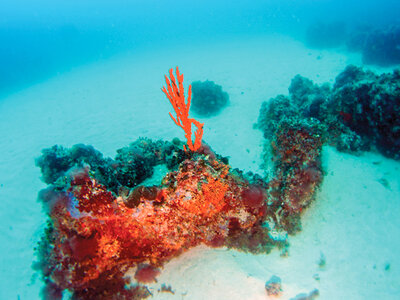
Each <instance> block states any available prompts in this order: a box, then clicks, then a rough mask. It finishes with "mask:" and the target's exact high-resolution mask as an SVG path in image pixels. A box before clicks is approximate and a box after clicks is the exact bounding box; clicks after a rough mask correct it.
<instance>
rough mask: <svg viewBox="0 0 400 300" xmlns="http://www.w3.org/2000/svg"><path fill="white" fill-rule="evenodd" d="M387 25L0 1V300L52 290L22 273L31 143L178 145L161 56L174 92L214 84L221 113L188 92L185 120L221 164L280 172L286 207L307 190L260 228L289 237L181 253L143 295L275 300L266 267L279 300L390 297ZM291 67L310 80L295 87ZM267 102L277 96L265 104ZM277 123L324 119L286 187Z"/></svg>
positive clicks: (190, 6) (33, 192)
mask: <svg viewBox="0 0 400 300" xmlns="http://www.w3.org/2000/svg"><path fill="white" fill-rule="evenodd" d="M399 20H400V2H399V1H396V0H382V1H377V0H367V1H363V2H360V1H356V0H348V1H345V0H336V1H334V0H320V1H316V0H303V1H296V0H280V1H278V0H264V1H261V0H255V1H244V0H238V1H226V0H221V1H219V0H216V1H210V0H205V1H175V0H171V1H164V0H147V1H144V0H143V1H139V0H131V1H129V0H115V1H108V0H99V1H93V0H87V1H75V0H72V1H71V0H70V1H66V0H56V1H49V0H31V1H28V0H3V1H1V2H0V137H1V138H0V224H1V227H0V245H1V247H0V299H7V300H8V299H20V300H25V299H61V298H60V297H58V298H57V297H56V296H55V295H49V294H47V296H46V293H44V292H43V289H44V287H45V286H46V284H48V283H49V282H57V280H56V279H54V278H55V277H54V276H55V275H54V274H52V275H50V276H49V277H48V278H46V276H45V278H44V277H43V276H42V275H43V274H41V273H40V272H39V271H37V270H35V268H33V266H34V265H35V263H36V264H37V261H38V257H37V252H35V249H36V248H37V245H38V242H39V240H40V239H41V237H42V236H43V233H44V230H45V228H46V222H47V221H48V216H47V213H46V211H45V210H44V209H43V205H42V203H41V201H39V200H38V194H39V192H40V191H41V190H42V189H44V188H46V187H47V184H46V183H45V182H44V181H43V174H41V170H40V168H39V167H37V166H36V165H35V160H36V159H37V158H38V157H40V156H41V154H42V149H44V148H50V147H52V146H53V145H62V146H63V147H66V148H70V147H72V146H73V145H75V144H86V145H92V146H93V147H94V148H95V149H97V150H99V151H100V152H101V153H102V154H103V155H104V157H111V158H115V156H116V154H117V152H116V151H117V149H120V148H122V147H126V146H128V145H129V144H130V143H132V142H134V141H136V140H137V139H138V138H140V137H143V138H150V139H153V140H158V139H162V140H164V141H172V139H174V138H175V137H178V138H179V139H181V140H182V141H184V140H185V137H184V132H183V131H182V130H181V128H179V127H178V126H176V125H175V124H174V123H173V121H172V120H171V118H170V116H169V114H168V113H169V112H172V113H173V112H174V111H173V108H172V106H171V105H170V103H169V101H168V100H167V98H166V97H165V95H164V94H163V92H162V91H161V88H162V86H164V85H165V78H164V75H166V74H168V71H169V69H171V68H175V67H176V66H179V69H180V71H181V72H182V73H183V74H184V82H183V84H184V87H185V93H187V89H188V86H189V84H192V83H193V82H196V81H201V82H205V81H214V82H215V84H217V85H219V86H221V88H222V90H223V91H224V92H225V93H226V94H227V95H228V97H229V101H227V103H226V104H225V106H223V107H222V108H221V109H220V110H218V111H216V112H211V113H209V114H207V113H206V114H202V113H201V112H202V109H201V108H200V109H199V110H198V111H197V112H196V110H195V108H194V107H193V106H194V105H195V104H193V103H192V105H193V106H192V110H191V111H190V114H191V116H193V117H194V118H196V119H197V120H199V121H200V122H202V123H204V127H203V129H204V134H203V140H204V141H205V142H206V143H207V144H208V145H210V146H211V148H212V149H213V150H214V151H215V152H216V153H218V154H220V155H222V156H224V157H228V158H229V165H230V166H231V167H232V169H234V168H238V169H240V170H242V171H244V173H246V172H252V173H253V174H259V175H260V178H262V180H263V182H264V183H265V184H266V186H268V188H269V187H270V186H271V185H272V183H271V182H272V181H271V180H273V178H278V177H276V176H278V175H277V174H279V170H281V172H283V173H284V174H286V175H282V174H283V173H282V174H281V175H279V176H281V177H279V178H280V180H281V181H282V182H284V183H282V182H281V186H280V190H278V191H277V193H279V195H281V196H279V197H281V198H279V199H280V200H281V201H282V203H281V204H279V203H278V202H279V201H278V202H276V203H275V204H276V205H278V206H279V205H282V209H283V210H284V209H286V208H287V207H288V206H287V204H284V201H286V200H283V196H282V195H283V194H284V193H286V192H287V191H288V190H290V189H292V190H296V189H297V188H298V190H301V191H302V192H304V193H312V194H313V195H314V196H313V200H312V202H311V204H307V205H305V206H304V209H303V208H301V209H300V210H299V214H300V213H301V226H302V228H301V230H300V231H299V232H290V230H289V229H288V227H290V226H287V227H285V226H284V225H282V224H280V219H279V218H280V216H281V210H279V209H277V210H276V211H275V212H274V214H275V213H276V214H275V216H274V217H272V219H271V220H270V219H268V220H267V221H268V222H267V221H266V223H264V224H263V226H264V228H269V230H270V237H272V239H275V242H276V241H279V240H280V239H281V240H285V241H287V242H288V245H289V246H285V247H283V249H282V248H279V247H275V248H274V249H273V250H272V252H271V253H269V254H265V253H261V254H255V253H251V252H244V251H238V250H235V249H228V248H209V247H206V246H204V245H202V246H200V247H197V248H194V249H189V250H188V251H185V252H184V253H183V254H182V255H180V256H178V257H176V258H174V259H173V260H171V261H168V262H167V263H165V264H164V266H163V268H161V273H160V275H159V276H158V277H157V282H154V283H150V284H148V285H147V288H148V290H149V291H150V292H151V294H152V296H150V298H149V299H151V298H154V299H246V300H247V299H249V300H252V299H254V300H256V299H257V300H258V299H274V298H273V297H272V296H271V294H269V293H270V291H269V290H268V289H267V288H266V283H267V282H268V281H269V280H270V278H272V276H273V275H275V276H278V277H279V278H280V279H281V282H282V285H281V291H280V293H279V297H280V298H278V299H314V298H310V297H314V296H315V297H319V298H315V299H333V300H335V299H400V285H399V282H400V256H399V253H400V239H399V236H400V218H399V217H398V216H399V215H400V176H399V171H400V162H399V159H400V150H399V149H400V129H399V128H400V116H399V114H400V92H399V91H400V76H399V73H398V71H397V73H396V71H395V70H396V69H398V68H399V67H400V22H399ZM349 65H353V66H354V68H355V69H351V70H349V69H347V70H348V71H347V73H342V72H343V71H344V70H345V69H346V67H348V66H349ZM357 68H359V69H357ZM357 70H358V71H357ZM368 72H371V73H368ZM298 74H299V75H301V76H302V77H304V78H308V79H309V80H311V81H312V82H311V81H302V83H299V81H297V83H298V84H297V85H295V84H294V83H293V82H296V81H294V80H293V78H295V76H296V75H298ZM339 74H343V75H342V76H341V77H337V76H338V75H339ZM384 74H391V75H384ZM340 82H342V83H343V82H344V83H343V84H342V85H340ZM194 86H195V85H194ZM216 89H218V88H216ZM210 93H211V92H210ZM211 95H212V93H211ZM278 95H284V96H282V97H286V98H287V99H289V100H288V101H289V102H285V101H283V100H282V102H279V103H278V102H276V103H278V104H277V105H276V106H274V108H273V109H272V110H273V113H269V114H268V113H266V110H263V107H264V109H266V106H263V103H264V102H265V103H268V101H269V102H270V103H273V101H277V100H271V99H278V98H279V97H278ZM277 97H278V98H277ZM296 97H297V98H296ZM279 99H284V98H279ZM204 101H211V102H207V103H209V104H207V105H213V103H214V102H213V101H214V100H213V99H212V100H209V99H208V100H207V99H205V100H204ZM215 101H217V100H215ZM290 101H292V102H290ZM296 101H297V102H296ZM351 101H353V102H351ZM354 101H359V102H358V103H356V102H354ZM203 109H204V107H203ZM260 114H261V115H262V116H264V117H263V118H259V116H260ZM296 114H298V115H296ZM332 118H333V119H334V120H333V119H332ZM261 119H263V120H264V121H260V120H261ZM282 120H288V121H287V123H285V122H284V121H282ZM257 122H258V125H255V124H256V123H257ZM263 122H265V123H263ZM280 122H283V123H282V124H289V123H290V122H294V123H295V124H298V125H297V126H298V127H297V128H300V129H301V130H303V129H304V128H305V129H304V130H308V128H316V127H312V126H314V125H309V124H311V123H312V122H320V123H321V124H322V125H318V126H320V127H321V128H323V129H322V132H323V133H320V132H318V134H319V136H323V137H324V138H323V142H321V143H323V146H321V148H320V150H321V153H320V156H318V159H317V160H318V164H317V165H312V167H310V168H311V169H312V170H311V171H309V170H310V169H307V172H306V173H304V174H303V175H302V176H298V177H296V178H298V182H297V183H296V182H294V181H293V182H294V183H292V185H289V183H288V182H289V179H287V178H289V177H290V176H292V175H290V174H294V173H291V172H292V170H295V169H296V168H299V170H301V168H302V167H303V166H302V165H300V166H299V165H296V164H295V163H294V161H296V160H294V159H292V158H287V160H286V161H285V160H284V155H283V154H282V155H281V156H279V155H280V154H279V149H280V148H279V147H278V148H277V146H276V145H282V144H283V143H281V144H279V141H280V140H279V138H278V136H279V134H278V133H279V132H280V131H279V130H276V128H280V127H279V126H281V125H277V124H281V123H280ZM296 122H298V123H296ZM335 122H336V123H335ZM294 123H293V124H294ZM339 123H340V124H341V125H340V126H342V127H340V126H339V125H338V126H339V127H340V128H336V127H335V129H332V127H334V126H333V125H332V124H339ZM290 124H292V123H290ZM312 124H314V123H312ZM330 125H332V126H330ZM282 126H283V125H282ZM307 126H310V127H307ZM335 126H336V125H335ZM289 127H290V126H289ZM320 127H318V128H320ZM327 128H329V129H327ZM335 130H336V131H335ZM288 132H290V131H288ZM280 133H281V132H280ZM313 134H315V135H313V137H315V136H316V135H317V133H315V132H313ZM289 135H290V134H289V133H287V134H283V135H281V136H284V137H288V136H289ZM338 136H339V137H338ZM325 138H326V140H325ZM307 141H309V140H307ZM271 142H272V144H271ZM277 143H278V144H277ZM271 145H272V147H271ZM274 145H275V146H274ZM307 145H308V144H307ZM302 146H304V145H303V144H302ZM274 147H275V148H274ZM282 147H283V146H282ZM271 149H272V150H271ZM273 149H275V150H273ZM277 149H278V150H277ZM274 151H275V152H274ZM287 151H290V153H292V151H293V150H287ZM306 152H307V153H311V152H312V149H311V148H310V149H307V150H306ZM277 153H278V154H277ZM285 153H286V154H287V153H288V152H285ZM310 155H311V154H310ZM289 156H290V155H289ZM279 161H281V162H282V164H279V163H277V162H279ZM288 162H289V163H290V162H292V163H293V165H292V167H290V168H289V167H287V168H286V167H285V168H284V167H282V166H284V165H285V164H287V163H288ZM304 165H306V162H304ZM54 168H56V167H54ZM279 168H281V169H279ZM282 170H283V171H282ZM315 170H318V172H319V171H321V174H319V173H318V174H316V173H315V172H316V171H315ZM167 172H169V171H168V170H167V168H166V167H165V166H164V165H162V166H157V167H156V168H155V169H154V174H153V176H152V177H151V176H149V177H151V178H146V181H145V182H144V184H145V185H149V186H150V185H160V184H161V178H162V177H163V176H164V175H165V174H166V173H167ZM299 172H300V171H299ZM288 174H289V175H288ZM320 175H321V177H320ZM285 176H286V177H285ZM293 176H295V175H293ZM296 176H297V175H296ZM307 176H308V177H307ZM305 177H307V178H308V179H307V180H308V181H307V183H304V181H305V179H304V178H305ZM282 178H286V179H282ZM310 178H311V179H310ZM320 179H321V180H320ZM285 180H286V181H285ZM302 180H303V181H302ZM314 182H318V183H317V187H316V188H315V191H314V189H313V188H314V186H312V184H314ZM285 184H286V185H285ZM305 185H306V186H305ZM299 186H301V188H299ZM266 189H267V188H266ZM298 190H296V193H298ZM266 193H267V192H266ZM267 194H268V195H267ZM267 194H265V197H266V199H264V200H265V201H268V199H270V202H271V201H272V200H271V199H272V198H273V197H275V196H273V195H272V194H273V193H271V190H268V193H267ZM293 195H294V194H293ZM293 195H292V196H291V197H289V196H288V197H289V198H290V199H293V198H295V197H297V196H296V195H297V194H296V195H295V196H293ZM285 199H286V198H285ZM296 199H297V198H296ZM287 201H289V202H290V201H291V200H287ZM290 203H292V202H290ZM275 204H274V205H275ZM266 205H267V204H266ZM268 205H270V204H268ZM274 205H272V206H274ZM285 205H286V206H285ZM272 206H271V207H272ZM291 208H292V207H291ZM271 211H272V208H271ZM75 213H76V211H75ZM271 216H272V214H271ZM242 217H243V216H242ZM243 218H245V217H243ZM294 222H295V221H294ZM278 225H279V226H280V225H282V226H283V227H282V228H281V227H279V226H278ZM268 226H269V227H268ZM116 239H117V237H116ZM53 267H54V265H53ZM50 273H51V272H50ZM52 276H53V277H52ZM163 284H164V285H165V286H171V289H172V290H173V293H170V292H168V291H167V292H165V291H162V289H161V287H162V285H163ZM316 290H318V294H319V296H316V295H315V294H312V293H313V291H316ZM73 292H74V290H73V289H71V290H70V291H67V290H64V291H63V296H62V299H70V298H71V297H72V296H71V295H72V294H73ZM302 293H303V294H306V295H308V297H309V298H301V297H300V296H299V295H300V294H302ZM313 295H314V296H313ZM46 297H47V298H46ZM296 297H297V298H296ZM78 299H87V298H84V297H83V298H78ZM110 299H111V298H110ZM117 299H118V297H117ZM121 299H124V298H121ZM275 299H276V298H275Z"/></svg>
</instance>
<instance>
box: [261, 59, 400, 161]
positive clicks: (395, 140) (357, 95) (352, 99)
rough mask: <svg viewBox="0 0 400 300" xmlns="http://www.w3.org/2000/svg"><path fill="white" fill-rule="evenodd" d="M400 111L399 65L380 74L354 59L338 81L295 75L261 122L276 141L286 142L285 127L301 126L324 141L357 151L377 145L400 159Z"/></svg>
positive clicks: (265, 110)
mask: <svg viewBox="0 0 400 300" xmlns="http://www.w3.org/2000/svg"><path fill="white" fill-rule="evenodd" d="M399 113H400V73H399V71H397V70H395V71H393V72H392V73H388V74H382V75H376V74H374V73H372V72H370V71H364V70H363V69H362V68H359V67H356V66H352V65H350V66H348V67H347V68H346V69H345V70H344V71H343V72H341V73H340V74H339V75H338V76H337V77H336V80H335V84H334V85H333V87H330V86H329V85H328V84H322V85H320V86H318V85H316V84H314V83H313V82H312V81H311V80H309V79H307V78H304V77H302V76H300V75H297V76H296V77H294V78H293V80H292V82H291V85H290V87H289V95H288V96H284V95H279V96H277V97H275V98H273V99H270V100H269V101H268V102H264V103H263V105H262V108H261V110H260V116H259V120H258V127H259V128H260V129H261V130H262V131H263V132H264V136H265V137H266V138H268V139H272V144H273V145H280V143H281V142H280V137H281V132H290V133H292V132H294V131H293V129H296V130H302V131H307V132H308V133H310V132H311V136H314V138H315V137H318V139H319V140H320V143H318V145H320V144H321V143H325V142H326V143H328V144H330V145H334V146H335V147H336V148H337V149H338V150H339V151H343V152H349V153H353V154H360V153H362V152H363V151H366V150H374V149H375V150H376V151H379V152H380V153H382V154H383V155H385V156H387V157H390V158H393V159H400V118H398V116H399ZM306 140H307V141H310V139H309V138H307V139H306ZM278 148H279V149H281V148H282V147H281V146H280V147H278ZM313 149H316V148H314V147H313Z"/></svg>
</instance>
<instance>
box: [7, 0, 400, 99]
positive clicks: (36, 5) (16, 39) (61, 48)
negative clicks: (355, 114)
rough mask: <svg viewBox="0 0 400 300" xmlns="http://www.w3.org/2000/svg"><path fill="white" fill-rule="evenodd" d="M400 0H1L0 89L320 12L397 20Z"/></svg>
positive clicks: (276, 26)
mask: <svg viewBox="0 0 400 300" xmlns="http://www.w3.org/2000/svg"><path fill="white" fill-rule="evenodd" d="M398 11H400V1H398V0H384V1H382V0H381V1H378V0H366V1H359V0H264V1H260V0H236V1H226V0H222V1H216V0H213V1H211V0H202V1H183V0H181V1H164V0H131V1H129V0H113V1H111V0H109V1H106V0H85V1H78V0H2V1H0V96H1V95H4V94H6V93H8V92H11V91H14V90H17V89H19V88H22V87H24V86H27V85H30V84H31V83H34V82H37V81H41V80H43V79H45V78H47V77H50V76H53V75H56V74H57V73H58V72H63V71H66V70H69V69H71V68H73V67H74V66H77V65H79V64H82V63H87V62H90V61H95V60H98V59H102V58H107V57H109V56H111V55H113V54H116V53H120V52H122V51H129V50H132V49H138V48H141V47H146V46H147V47H159V46H162V45H166V44H168V43H176V42H183V43H192V42H194V41H201V40H204V41H205V42H207V41H212V40H215V39H224V38H229V37H230V36H232V35H258V34H265V33H271V32H279V33H287V34H290V35H292V36H295V37H298V38H300V39H301V38H302V37H303V36H304V32H305V30H306V28H307V26H308V25H309V24H311V23H313V22H315V21H318V20H322V21H324V22H330V21H344V22H345V23H346V24H347V25H348V26H356V25H358V24H370V25H373V26H376V27H380V26H385V25H387V24H393V23H395V22H396V21H397V20H398V14H399V13H398Z"/></svg>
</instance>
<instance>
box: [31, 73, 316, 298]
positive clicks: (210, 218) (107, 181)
mask: <svg viewBox="0 0 400 300" xmlns="http://www.w3.org/2000/svg"><path fill="white" fill-rule="evenodd" d="M176 71H177V79H178V84H179V85H180V86H179V85H177V83H176V81H175V78H174V77H173V74H172V69H171V71H170V78H171V79H170V80H168V77H166V81H167V89H165V88H164V89H163V91H164V93H165V94H166V95H167V97H168V99H169V100H170V102H171V104H172V105H173V108H174V110H175V112H176V114H177V118H176V119H175V118H174V117H173V116H172V115H171V118H172V119H174V121H175V123H176V124H177V125H178V126H180V127H182V128H183V129H184V131H185V137H186V139H187V145H188V149H187V148H186V147H184V149H185V150H184V151H183V150H182V145H183V143H182V142H180V141H179V140H178V139H175V140H174V141H173V142H164V141H152V140H150V139H146V138H141V139H139V140H138V141H136V142H134V143H132V144H131V145H130V146H129V147H125V148H122V149H120V150H118V155H117V157H116V159H115V160H113V159H110V158H103V156H102V154H101V153H99V152H98V151H97V150H95V149H94V148H93V147H91V146H85V145H75V146H73V147H72V148H71V149H66V148H63V147H60V146H54V147H52V148H49V149H45V150H43V155H42V156H41V157H40V158H38V159H37V162H36V163H37V165H38V166H39V167H40V168H41V170H42V174H43V180H44V181H45V182H46V183H47V184H49V186H48V187H47V188H46V189H44V190H42V191H41V192H40V193H39V199H40V200H41V201H42V202H43V204H44V207H45V209H46V212H47V213H48V215H49V221H48V226H47V228H46V230H45V234H44V235H43V237H42V239H41V241H40V242H39V245H38V247H37V249H36V252H37V254H38V257H39V261H38V262H37V263H36V265H35V267H36V268H37V269H38V270H39V271H40V272H41V274H42V277H43V280H44V282H45V283H46V286H45V288H44V289H43V298H44V299H61V298H62V297H63V295H65V294H66V293H67V294H70V295H71V297H72V298H73V299H143V298H146V297H148V296H150V295H151V294H150V291H149V290H148V288H147V287H146V286H145V285H144V284H148V283H151V282H154V281H156V277H157V275H158V274H159V273H160V272H161V268H162V266H163V264H165V263H166V262H168V261H169V260H171V259H172V258H174V257H177V256H178V255H180V254H181V253H182V252H184V251H186V250H188V249H190V248H192V247H195V246H197V245H200V244H205V245H207V246H210V247H229V248H234V249H238V250H243V251H250V252H253V253H260V252H262V253H266V252H268V251H269V250H270V249H271V248H272V247H274V246H276V245H277V246H279V247H285V246H286V244H287V240H286V239H285V234H284V233H287V232H289V233H290V232H294V231H295V230H293V228H294V227H296V226H297V225H298V224H297V223H296V222H295V221H294V220H298V218H297V217H298V215H299V213H300V212H301V209H302V208H303V207H306V206H307V205H308V204H309V202H310V201H311V200H312V198H313V194H314V192H315V189H316V187H317V186H318V185H319V184H320V182H321V178H322V175H321V171H320V165H319V163H318V157H319V149H320V144H321V143H320V141H319V140H318V136H317V135H312V133H310V132H306V131H290V132H289V131H285V132H282V133H281V135H280V138H279V139H278V141H277V142H276V143H275V147H279V149H276V153H275V155H276V156H277V157H278V159H279V160H280V161H281V163H279V164H277V166H276V173H277V176H276V178H275V179H274V180H272V181H270V182H269V183H267V182H266V181H265V180H264V179H263V178H261V177H260V176H258V175H254V174H252V173H247V174H243V172H241V171H239V170H237V169H231V167H230V166H229V164H228V159H227V158H224V157H222V156H220V155H218V154H216V153H214V152H213V151H212V150H211V148H210V147H209V146H207V145H206V144H205V143H204V142H203V143H202V142H201V139H202V134H203V124H202V123H200V122H198V121H196V120H194V119H191V118H189V116H188V113H189V108H190V88H189V96H188V102H187V104H185V97H184V92H183V85H182V82H183V75H180V74H179V70H178V68H177V70H176ZM191 124H194V125H195V126H196V127H197V130H196V132H195V141H194V142H192V140H191V134H192V132H191ZM285 137H286V138H285ZM312 148H315V149H317V150H313V149H312ZM294 157H297V159H295V158H294ZM162 164H164V165H166V166H167V168H168V169H169V172H168V173H167V174H166V176H165V177H164V178H163V180H162V184H161V185H159V186H145V185H140V184H141V183H142V182H143V181H144V180H145V179H147V178H150V177H151V176H152V175H153V167H154V166H156V165H162ZM290 166H291V167H290ZM300 166H301V167H300ZM289 169H290V171H287V170H289ZM302 178H304V180H303V179H302ZM279 233H281V234H279Z"/></svg>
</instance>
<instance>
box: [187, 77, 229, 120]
mask: <svg viewBox="0 0 400 300" xmlns="http://www.w3.org/2000/svg"><path fill="white" fill-rule="evenodd" d="M192 92H193V97H192V106H191V107H192V109H193V111H194V112H195V113H196V114H198V115H201V116H211V115H215V114H217V113H219V112H220V111H221V110H222V109H223V108H224V107H225V106H226V105H227V104H228V101H229V95H228V93H226V92H224V91H223V90H222V87H221V86H220V85H218V84H216V83H214V81H209V80H206V81H195V82H193V83H192Z"/></svg>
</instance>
